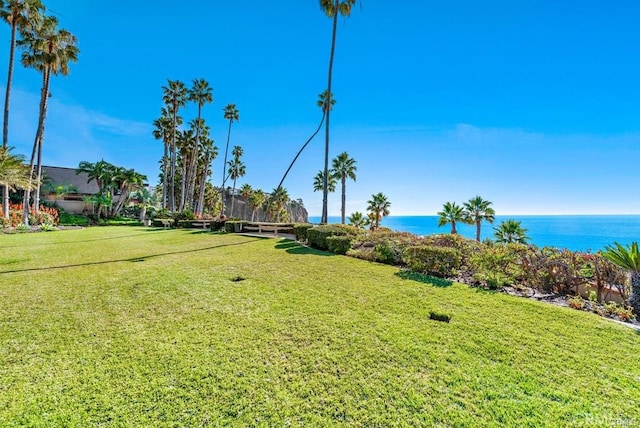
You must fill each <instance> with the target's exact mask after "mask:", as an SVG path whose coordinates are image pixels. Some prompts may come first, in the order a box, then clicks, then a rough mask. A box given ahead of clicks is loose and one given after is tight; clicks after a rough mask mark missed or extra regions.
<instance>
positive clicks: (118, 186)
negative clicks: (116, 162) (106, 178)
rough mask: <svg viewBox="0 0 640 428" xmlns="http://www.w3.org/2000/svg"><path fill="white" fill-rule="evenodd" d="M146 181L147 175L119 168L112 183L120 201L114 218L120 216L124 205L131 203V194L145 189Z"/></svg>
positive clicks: (114, 210)
mask: <svg viewBox="0 0 640 428" xmlns="http://www.w3.org/2000/svg"><path fill="white" fill-rule="evenodd" d="M146 180H147V176H146V175H143V174H140V173H138V172H136V171H135V170H133V169H126V168H123V167H119V168H117V169H116V170H115V171H114V174H113V175H112V177H111V182H112V183H113V188H114V190H115V193H116V194H118V200H117V201H116V205H115V207H113V210H112V212H111V216H112V217H116V216H117V215H118V214H120V211H121V210H122V208H123V207H124V204H125V203H126V202H128V201H129V199H130V196H131V192H134V191H138V190H141V189H143V188H144V182H145V181H146ZM114 199H115V198H114Z"/></svg>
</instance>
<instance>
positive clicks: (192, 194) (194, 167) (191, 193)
mask: <svg viewBox="0 0 640 428" xmlns="http://www.w3.org/2000/svg"><path fill="white" fill-rule="evenodd" d="M201 110H202V106H201V105H200V104H198V126H196V142H195V147H194V148H193V159H191V172H190V176H191V182H190V183H191V186H190V190H189V200H190V201H191V208H192V209H193V210H194V211H197V210H196V209H195V207H194V206H195V200H196V195H195V193H196V174H197V172H198V168H197V165H198V154H199V153H198V152H199V151H200V117H201Z"/></svg>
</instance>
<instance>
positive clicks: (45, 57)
mask: <svg viewBox="0 0 640 428" xmlns="http://www.w3.org/2000/svg"><path fill="white" fill-rule="evenodd" d="M17 44H18V45H20V46H23V47H25V51H24V52H23V53H22V64H23V65H24V66H26V67H32V68H35V69H36V70H37V71H39V72H40V73H42V78H43V80H42V82H43V84H42V92H41V99H40V111H39V115H38V127H37V130H36V136H35V140H34V143H33V150H32V152H31V162H30V167H31V171H32V175H33V171H34V158H35V156H36V152H37V170H36V174H35V175H36V182H37V183H40V182H41V181H42V180H41V177H42V143H43V140H44V125H45V120H46V117H47V106H48V99H49V96H50V95H51V94H50V92H49V86H50V82H51V75H52V74H53V75H63V76H66V75H68V74H69V63H71V62H77V61H78V54H79V49H78V47H77V40H76V38H75V36H74V35H73V34H71V33H70V32H69V31H67V30H64V29H60V30H58V20H57V19H56V18H54V17H51V16H47V17H44V19H43V20H42V22H41V25H40V26H39V27H38V28H37V29H36V30H35V31H33V32H29V33H28V34H25V36H24V38H23V39H22V40H20V41H19V42H17ZM30 196H31V195H30V191H29V190H28V189H27V190H26V191H25V198H24V212H23V221H24V223H25V224H28V223H29V207H28V205H29V198H30ZM39 204H40V186H39V184H36V191H35V196H34V211H35V212H38V209H39Z"/></svg>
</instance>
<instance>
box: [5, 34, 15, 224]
mask: <svg viewBox="0 0 640 428" xmlns="http://www.w3.org/2000/svg"><path fill="white" fill-rule="evenodd" d="M16 27H17V24H16V22H15V21H14V22H13V24H12V25H11V46H10V47H9V71H8V73H7V88H6V92H5V96H4V122H3V124H2V147H3V148H4V149H6V148H8V147H9V103H10V99H11V82H12V81H13V64H14V61H15V52H16ZM2 215H3V217H9V185H5V186H4V187H3V190H2Z"/></svg>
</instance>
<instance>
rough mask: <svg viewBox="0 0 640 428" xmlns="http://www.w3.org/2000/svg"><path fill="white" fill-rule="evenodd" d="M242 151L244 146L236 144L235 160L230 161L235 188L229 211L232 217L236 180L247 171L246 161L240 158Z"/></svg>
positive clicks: (232, 192)
mask: <svg viewBox="0 0 640 428" xmlns="http://www.w3.org/2000/svg"><path fill="white" fill-rule="evenodd" d="M242 153H243V152H242V147H240V146H235V147H234V148H233V151H232V154H233V160H230V161H229V170H228V174H229V178H231V179H232V180H233V190H232V191H231V211H230V212H229V216H230V217H233V206H234V204H235V201H236V181H237V180H238V178H240V177H244V175H245V174H246V173H247V169H246V167H245V165H244V163H243V162H242V161H241V160H240V158H241V157H242Z"/></svg>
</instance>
